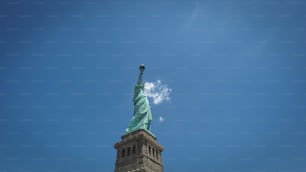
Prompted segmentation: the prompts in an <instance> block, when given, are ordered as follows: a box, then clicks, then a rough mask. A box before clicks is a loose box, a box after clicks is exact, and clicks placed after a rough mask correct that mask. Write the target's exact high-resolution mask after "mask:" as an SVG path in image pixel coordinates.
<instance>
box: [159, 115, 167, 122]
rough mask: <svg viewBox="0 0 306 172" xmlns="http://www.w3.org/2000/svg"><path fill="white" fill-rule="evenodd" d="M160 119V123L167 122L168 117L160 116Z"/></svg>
mask: <svg viewBox="0 0 306 172" xmlns="http://www.w3.org/2000/svg"><path fill="white" fill-rule="evenodd" d="M158 120H159V122H160V123H163V122H165V120H166V118H164V117H162V116H160V117H159V119H158Z"/></svg>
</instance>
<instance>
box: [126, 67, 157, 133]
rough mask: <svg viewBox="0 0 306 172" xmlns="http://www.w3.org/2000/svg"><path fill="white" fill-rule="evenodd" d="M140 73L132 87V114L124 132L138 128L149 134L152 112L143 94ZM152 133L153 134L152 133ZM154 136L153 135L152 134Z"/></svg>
mask: <svg viewBox="0 0 306 172" xmlns="http://www.w3.org/2000/svg"><path fill="white" fill-rule="evenodd" d="M141 77H142V73H141V74H140V75H139V78H138V82H137V84H136V85H135V89H134V98H133V102H134V116H133V118H132V119H131V121H130V124H129V126H128V128H127V129H126V130H125V134H128V133H130V132H133V131H135V130H138V129H144V130H146V131H148V132H149V133H150V134H152V133H151V132H150V129H151V126H150V125H151V121H152V114H151V109H150V104H149V101H148V98H147V96H146V95H145V94H144V84H143V83H141ZM152 135H153V134H152ZM153 136H154V135H153Z"/></svg>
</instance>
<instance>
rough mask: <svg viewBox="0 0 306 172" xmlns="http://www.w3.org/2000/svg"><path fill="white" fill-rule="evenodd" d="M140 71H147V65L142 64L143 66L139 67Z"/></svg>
mask: <svg viewBox="0 0 306 172" xmlns="http://www.w3.org/2000/svg"><path fill="white" fill-rule="evenodd" d="M139 70H140V72H141V73H142V72H143V71H144V70H145V65H144V64H141V65H140V66H139Z"/></svg>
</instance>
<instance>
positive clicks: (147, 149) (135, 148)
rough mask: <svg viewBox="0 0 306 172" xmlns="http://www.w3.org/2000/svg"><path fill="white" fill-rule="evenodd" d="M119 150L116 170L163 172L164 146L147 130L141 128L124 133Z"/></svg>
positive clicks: (125, 171) (122, 171)
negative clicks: (162, 155)
mask: <svg viewBox="0 0 306 172" xmlns="http://www.w3.org/2000/svg"><path fill="white" fill-rule="evenodd" d="M114 147H115V149H116V150H117V158H116V164H115V172H134V171H135V172H136V171H137V172H163V164H162V157H161V152H162V151H163V147H162V146H161V145H160V144H158V143H157V139H156V138H155V137H153V136H152V135H151V134H149V133H148V132H147V131H145V130H142V129H139V130H136V131H134V132H132V133H129V134H126V135H123V136H122V137H121V141H120V142H118V143H116V144H115V145H114Z"/></svg>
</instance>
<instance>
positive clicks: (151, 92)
mask: <svg viewBox="0 0 306 172" xmlns="http://www.w3.org/2000/svg"><path fill="white" fill-rule="evenodd" d="M170 92H171V88H168V86H167V85H164V84H162V83H161V81H160V80H157V81H156V82H145V83H144V93H145V95H146V96H148V97H149V98H152V99H153V103H154V104H156V105H157V104H160V103H162V102H163V101H169V100H170V96H169V95H170Z"/></svg>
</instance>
